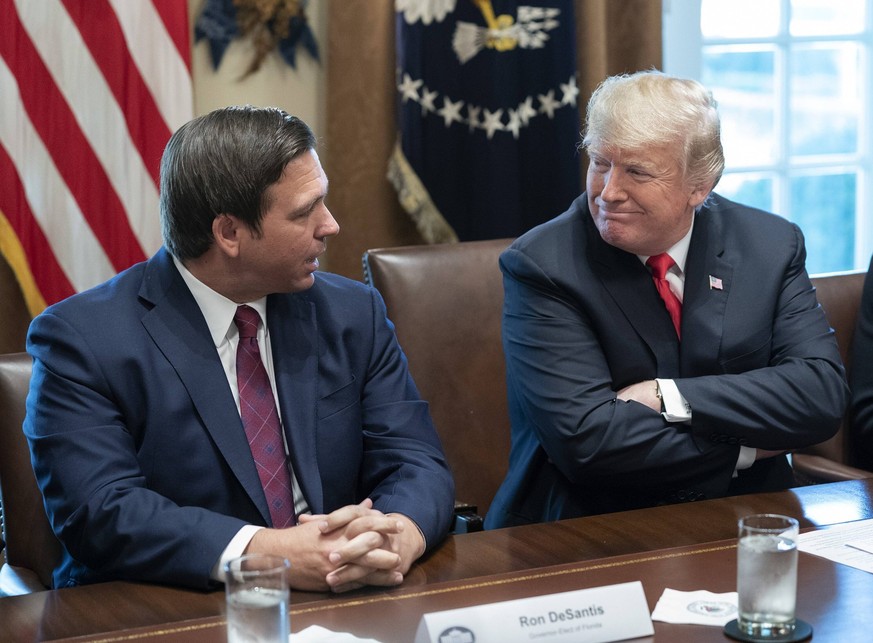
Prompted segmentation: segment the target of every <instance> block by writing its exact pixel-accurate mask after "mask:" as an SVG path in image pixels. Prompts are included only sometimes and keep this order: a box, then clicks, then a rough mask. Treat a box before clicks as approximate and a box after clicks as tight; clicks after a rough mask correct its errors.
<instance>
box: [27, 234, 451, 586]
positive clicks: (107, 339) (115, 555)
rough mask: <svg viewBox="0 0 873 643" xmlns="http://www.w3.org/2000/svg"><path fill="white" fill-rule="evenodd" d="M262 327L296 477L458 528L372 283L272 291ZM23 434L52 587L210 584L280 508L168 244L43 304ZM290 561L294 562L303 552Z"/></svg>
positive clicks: (437, 453)
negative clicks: (51, 556) (55, 544)
mask: <svg viewBox="0 0 873 643" xmlns="http://www.w3.org/2000/svg"><path fill="white" fill-rule="evenodd" d="M267 324H268V326H269V329H270V337H271V345H272V350H273V360H274V368H275V374H276V380H277V382H276V384H277V388H278V397H279V399H278V403H279V405H280V410H281V413H282V418H283V425H284V429H285V432H286V435H287V438H288V442H289V445H290V451H291V459H292V463H293V467H294V471H295V473H296V475H297V477H298V479H299V481H300V485H301V487H302V489H303V493H304V494H305V496H306V499H307V501H308V502H309V505H310V507H311V509H312V511H313V512H314V513H322V512H329V511H332V510H334V509H336V508H338V507H341V506H343V505H347V504H350V503H357V502H360V501H361V500H363V499H364V498H365V497H370V498H372V499H373V500H374V503H375V506H376V508H378V509H380V510H381V511H383V512H386V513H388V512H400V513H403V514H405V515H407V516H409V517H410V518H411V519H412V520H414V521H415V522H416V523H417V524H418V525H419V526H420V527H421V529H422V531H423V532H424V535H425V537H426V539H427V542H428V544H429V545H430V546H433V545H435V544H436V543H438V542H439V541H440V540H441V539H442V538H443V536H444V535H445V534H446V533H447V531H448V527H449V524H450V521H451V515H452V508H453V498H454V485H453V482H452V478H451V476H450V474H449V472H448V469H447V466H446V463H445V461H444V457H443V452H442V448H441V446H440V444H439V440H438V438H437V437H436V433H435V431H434V428H433V425H432V423H431V420H430V416H429V413H428V409H427V404H426V402H423V401H421V400H420V398H419V394H418V391H417V389H416V387H415V385H414V384H413V382H412V380H411V378H410V376H409V373H408V371H407V365H406V358H405V356H404V355H403V353H402V352H401V350H400V348H399V346H398V344H397V341H396V339H395V336H394V332H393V327H392V326H391V324H390V322H388V320H387V319H386V317H385V307H384V304H383V302H382V299H381V297H379V295H378V293H377V292H376V291H375V290H373V289H372V288H369V287H367V286H364V285H363V284H360V283H357V282H353V281H351V280H348V279H344V278H342V277H339V276H336V275H330V274H324V273H317V274H316V281H315V285H314V286H313V287H312V288H311V289H309V290H307V291H304V292H301V293H297V294H292V295H270V296H269V297H268V300H267ZM28 351H29V352H30V353H31V355H32V356H33V358H34V366H33V379H32V383H31V390H30V394H29V396H28V399H27V417H26V420H25V424H24V430H25V433H26V435H27V438H28V440H29V443H30V448H31V454H32V461H33V466H34V470H35V472H36V476H37V480H38V482H39V485H40V487H41V489H42V492H43V496H44V498H45V505H46V510H47V512H48V516H49V518H50V520H51V523H52V526H53V528H54V530H55V532H56V534H57V535H58V537H59V538H60V540H61V542H62V543H63V545H64V549H65V557H64V560H63V562H62V564H61V565H60V566H59V567H58V569H56V571H55V578H54V581H55V586H56V587H60V586H66V585H75V584H79V583H86V582H92V581H97V580H105V579H109V578H119V577H122V578H135V579H141V580H149V581H158V582H169V583H177V584H185V585H192V586H204V587H205V586H207V585H208V583H209V573H210V569H211V568H212V566H213V565H214V564H215V562H216V561H217V560H218V557H219V556H220V554H221V552H222V551H223V550H224V548H225V547H226V546H227V544H228V542H229V541H230V539H231V538H232V537H233V536H234V534H236V532H237V531H238V530H239V529H240V528H241V527H242V526H243V525H244V524H246V523H250V524H255V525H269V524H270V518H269V511H268V509H267V505H266V501H265V499H264V494H263V490H262V488H261V485H260V482H259V480H258V474H257V472H256V470H255V465H254V462H253V460H252V457H251V452H250V450H249V446H248V443H247V441H246V437H245V433H244V432H243V428H242V423H241V420H240V416H239V412H238V410H237V408H236V405H235V403H234V399H233V395H232V394H231V391H230V388H229V387H228V384H227V378H226V376H225V372H224V369H223V368H222V366H221V363H220V361H219V358H218V355H217V353H216V350H215V346H214V345H213V343H212V340H211V338H210V335H209V332H208V329H207V326H206V321H205V320H204V318H203V315H202V314H201V312H200V309H199V308H198V306H197V304H196V302H195V300H194V298H193V296H192V295H191V293H190V291H189V290H188V288H187V286H186V285H185V283H184V281H183V280H182V277H181V275H179V272H178V271H177V270H176V268H175V266H174V265H173V262H172V259H171V257H170V256H169V254H168V253H167V252H166V251H165V250H163V249H162V250H160V251H159V252H158V253H157V254H156V255H155V256H154V257H153V258H152V259H151V260H150V261H148V262H146V263H142V264H139V265H136V266H134V267H133V268H131V269H130V270H127V271H126V272H124V273H122V274H120V275H119V276H117V277H115V278H114V279H112V280H111V281H109V282H107V283H105V284H103V285H101V286H99V287H97V288H95V289H93V290H91V291H88V292H86V293H82V294H80V295H76V296H74V297H72V298H70V299H67V300H66V301H63V302H61V303H59V304H57V305H55V306H52V307H50V308H48V309H47V310H46V311H45V312H44V313H43V314H41V315H40V316H38V317H37V318H36V319H35V320H34V321H33V324H32V326H31V328H30V331H29V336H28ZM291 562H292V564H293V562H294V561H293V560H292V561H291Z"/></svg>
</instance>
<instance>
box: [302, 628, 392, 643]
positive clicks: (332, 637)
mask: <svg viewBox="0 0 873 643" xmlns="http://www.w3.org/2000/svg"><path fill="white" fill-rule="evenodd" d="M315 641H318V643H379V641H377V640H376V639H362V638H358V637H357V636H355V635H354V634H348V633H346V632H333V631H331V630H329V629H327V628H326V627H321V626H320V625H310V626H309V627H307V628H306V629H304V630H300V631H299V632H297V634H292V635H291V636H289V637H288V643H310V642H315Z"/></svg>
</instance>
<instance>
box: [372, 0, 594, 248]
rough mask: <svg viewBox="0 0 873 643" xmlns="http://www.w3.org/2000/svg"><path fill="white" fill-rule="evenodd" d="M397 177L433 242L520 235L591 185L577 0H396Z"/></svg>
mask: <svg viewBox="0 0 873 643" xmlns="http://www.w3.org/2000/svg"><path fill="white" fill-rule="evenodd" d="M395 9H396V28H397V99H398V116H399V126H398V130H399V133H398V141H397V144H396V146H395V149H394V152H393V154H392V157H391V160H390V164H389V172H388V176H389V179H390V180H391V181H392V183H393V184H394V186H395V188H396V189H397V191H398V195H399V198H400V202H401V203H402V204H403V206H404V208H405V209H406V210H407V211H408V212H409V214H410V215H411V216H412V217H413V219H414V220H415V221H416V223H417V225H418V227H419V230H420V231H421V233H422V234H423V236H424V237H425V239H426V240H427V241H430V242H442V241H452V240H456V239H460V240H462V241H466V240H476V239H489V238H500V237H514V236H517V235H519V234H521V233H522V232H524V231H526V230H528V229H530V228H532V227H533V226H535V225H537V224H539V223H541V222H543V221H546V220H548V219H551V218H552V217H554V216H556V215H557V214H559V213H561V212H563V211H564V210H565V209H566V208H567V207H568V205H569V204H570V202H571V201H572V200H573V199H574V198H575V197H577V196H578V195H579V193H580V191H581V180H580V169H579V152H578V149H577V146H578V143H579V139H580V136H579V133H580V129H581V122H580V115H579V109H578V104H577V103H578V96H579V90H578V87H577V84H576V48H575V21H574V17H573V2H572V0H528V1H526V2H517V1H512V0H395Z"/></svg>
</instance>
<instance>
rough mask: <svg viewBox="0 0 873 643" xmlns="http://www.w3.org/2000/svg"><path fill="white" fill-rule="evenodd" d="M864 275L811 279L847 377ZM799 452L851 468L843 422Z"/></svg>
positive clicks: (844, 273)
mask: <svg viewBox="0 0 873 643" xmlns="http://www.w3.org/2000/svg"><path fill="white" fill-rule="evenodd" d="M865 276H866V271H851V272H835V273H827V274H820V275H813V276H812V285H813V286H815V291H816V296H817V297H818V302H819V303H820V304H821V307H822V308H823V309H824V312H825V315H827V318H828V323H829V324H830V325H831V328H833V329H834V334H835V335H836V338H837V345H838V346H839V349H840V356H841V357H842V358H843V364H844V365H845V367H846V373H847V374H848V373H849V372H850V369H851V368H852V340H853V338H854V336H855V327H856V326H857V323H858V309H859V307H860V305H861V293H862V291H863V289H864V277H865ZM802 453H811V454H813V455H820V456H823V457H825V458H828V459H829V460H834V461H836V462H840V463H842V464H848V465H852V466H854V465H855V461H854V458H853V450H852V440H851V435H850V432H849V430H848V427H847V424H846V423H845V422H844V423H843V426H841V427H840V430H839V431H838V432H837V434H836V435H835V436H834V437H833V438H831V439H830V440H828V441H827V442H822V443H821V444H817V445H815V446H813V447H810V448H808V449H803V450H802Z"/></svg>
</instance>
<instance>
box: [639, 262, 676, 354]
mask: <svg viewBox="0 0 873 643" xmlns="http://www.w3.org/2000/svg"><path fill="white" fill-rule="evenodd" d="M646 265H647V266H649V267H650V268H651V269H652V279H653V280H654V282H655V288H657V289H658V294H659V295H661V299H663V300H664V305H665V306H666V307H667V312H668V313H670V319H672V320H673V326H674V327H675V328H676V335H677V336H678V337H682V334H681V333H680V332H679V324H680V322H681V319H682V302H681V301H679V298H678V297H677V296H676V294H675V293H674V292H673V291H672V290H670V284H669V283H668V282H667V279H666V277H667V271H668V270H670V268H671V267H672V266H674V265H676V262H675V261H673V257H671V256H670V255H668V254H667V253H666V252H662V253H661V254H659V255H655V256H653V257H649V258H648V260H647V261H646Z"/></svg>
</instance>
